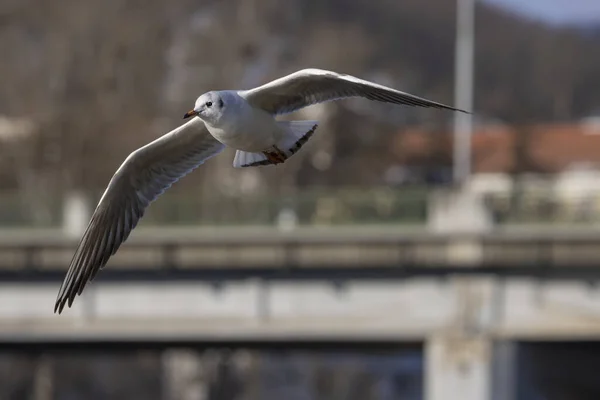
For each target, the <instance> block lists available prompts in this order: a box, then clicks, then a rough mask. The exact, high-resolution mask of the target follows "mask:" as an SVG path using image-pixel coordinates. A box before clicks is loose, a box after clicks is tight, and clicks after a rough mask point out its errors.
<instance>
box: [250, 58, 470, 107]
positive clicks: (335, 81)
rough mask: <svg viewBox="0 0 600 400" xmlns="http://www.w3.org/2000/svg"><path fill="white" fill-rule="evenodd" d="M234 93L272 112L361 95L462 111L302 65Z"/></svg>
mask: <svg viewBox="0 0 600 400" xmlns="http://www.w3.org/2000/svg"><path fill="white" fill-rule="evenodd" d="M238 94H239V95H240V96H242V97H244V98H245V99H246V101H248V103H249V104H250V105H252V106H253V107H256V108H260V109H263V110H265V111H268V112H270V113H272V114H285V113H290V112H293V111H296V110H298V109H300V108H303V107H306V106H309V105H312V104H317V103H323V102H326V101H332V100H339V99H343V98H346V97H364V98H367V99H369V100H376V101H382V102H386V103H395V104H405V105H410V106H418V107H427V108H429V107H432V108H443V109H448V110H454V111H460V112H465V113H466V111H464V110H460V109H457V108H454V107H451V106H447V105H444V104H441V103H436V102H434V101H430V100H427V99H424V98H421V97H417V96H414V95H412V94H409V93H405V92H401V91H399V90H396V89H392V88H389V87H386V86H383V85H379V84H377V83H373V82H369V81H365V80H363V79H359V78H356V77H354V76H351V75H343V74H338V73H336V72H331V71H325V70H322V69H303V70H301V71H298V72H294V73H293V74H290V75H287V76H284V77H283V78H279V79H276V80H274V81H272V82H269V83H267V84H265V85H262V86H259V87H257V88H255V89H251V90H245V91H240V92H238Z"/></svg>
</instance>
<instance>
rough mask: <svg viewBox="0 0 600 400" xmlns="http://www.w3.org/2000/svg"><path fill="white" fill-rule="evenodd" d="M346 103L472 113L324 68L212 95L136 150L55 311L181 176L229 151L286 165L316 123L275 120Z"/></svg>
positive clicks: (83, 244)
mask: <svg viewBox="0 0 600 400" xmlns="http://www.w3.org/2000/svg"><path fill="white" fill-rule="evenodd" d="M347 97H364V98H367V99H369V100H376V101H381V102H386V103H394V104H405V105H409V106H418V107H427V108H439V109H448V110H453V111H461V112H466V111H463V110H459V109H456V108H454V107H450V106H447V105H444V104H440V103H436V102H433V101H430V100H427V99H424V98H421V97H417V96H414V95H412V94H408V93H404V92H401V91H399V90H395V89H392V88H389V87H386V86H382V85H378V84H376V83H373V82H369V81H365V80H362V79H359V78H356V77H354V76H350V75H344V74H338V73H336V72H331V71H325V70H320V69H304V70H301V71H298V72H295V73H293V74H290V75H287V76H284V77H283V78H279V79H276V80H274V81H272V82H269V83H267V84H265V85H262V86H259V87H257V88H255V89H251V90H222V91H211V92H207V93H205V94H203V95H201V96H200V97H198V99H197V100H196V103H195V106H194V108H193V109H192V110H190V111H189V112H187V113H186V114H185V115H184V118H189V117H198V118H193V119H192V120H190V121H188V122H187V123H185V124H183V125H181V126H180V127H178V128H176V129H174V130H172V131H171V132H169V133H167V134H165V135H164V136H162V137H160V138H158V139H156V140H154V141H153V142H151V143H149V144H147V145H145V146H143V147H141V148H139V149H137V150H135V151H134V152H133V153H131V154H130V155H129V156H128V157H127V159H126V160H125V162H123V164H122V165H121V166H120V167H119V169H118V170H117V172H116V173H115V175H114V176H113V177H112V179H111V180H110V182H109V184H108V187H107V188H106V190H105V191H104V194H103V195H102V197H101V198H100V201H99V202H98V205H97V206H96V209H95V210H94V213H93V215H92V218H91V220H90V222H89V224H88V226H87V228H86V230H85V233H84V234H83V237H82V239H81V241H80V242H79V246H78V247H77V250H76V251H75V255H74V256H73V259H72V260H71V264H70V266H69V269H68V271H67V274H66V276H65V279H64V281H63V283H62V285H61V287H60V290H59V292H58V297H57V299H56V304H55V307H54V312H58V313H59V314H60V313H61V312H62V310H63V308H64V307H65V305H67V304H68V306H69V307H71V305H72V304H73V300H74V299H75V296H76V295H80V294H81V293H82V291H83V288H84V287H85V285H86V283H87V282H89V281H91V280H92V279H93V278H94V277H95V276H96V274H97V273H98V271H99V270H100V269H101V268H103V267H104V265H105V264H106V262H107V261H108V259H109V258H110V257H111V256H112V255H113V254H115V252H116V251H117V249H118V248H119V246H121V244H122V243H123V242H125V240H126V239H127V237H128V236H129V234H130V233H131V231H132V230H133V229H134V228H135V226H136V225H137V223H138V221H139V220H140V219H141V218H142V216H143V215H144V211H145V209H146V207H148V206H149V205H150V203H151V202H152V201H154V200H155V199H156V198H157V197H158V196H159V195H161V194H162V193H163V192H164V191H165V190H167V189H168V188H169V187H170V186H171V185H172V184H173V183H175V182H176V181H177V180H179V179H180V178H181V177H183V176H184V175H186V174H188V173H190V172H191V171H192V170H193V169H195V168H196V167H198V166H200V165H201V164H202V163H204V161H206V160H208V159H209V158H211V157H213V156H215V155H217V154H218V153H220V152H221V151H222V150H223V149H224V148H225V147H226V146H229V147H232V148H234V149H236V150H237V151H236V153H235V158H234V160H233V166H234V167H236V168H239V167H253V166H259V165H272V164H281V163H283V162H285V161H286V160H287V159H288V158H290V157H291V156H292V155H293V154H294V153H296V152H297V151H298V150H299V149H300V148H301V147H302V146H303V145H304V143H306V141H307V140H308V139H309V138H310V137H311V136H312V134H313V133H314V131H315V129H316V128H317V121H277V120H276V119H275V116H277V115H281V114H286V113H290V112H293V111H296V110H299V109H301V108H304V107H307V106H309V105H312V104H317V103H323V102H327V101H332V100H339V99H343V98H347Z"/></svg>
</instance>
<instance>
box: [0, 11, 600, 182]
mask: <svg viewBox="0 0 600 400" xmlns="http://www.w3.org/2000/svg"><path fill="white" fill-rule="evenodd" d="M64 2H65V4H64V5H63V6H62V7H60V8H57V7H54V6H52V5H51V4H50V3H47V2H41V1H39V0H22V1H13V2H6V3H4V5H3V6H2V8H0V50H1V51H2V54H3V62H2V64H1V65H0V72H1V73H2V76H4V77H7V79H5V80H4V83H3V85H1V86H0V114H4V115H7V116H9V117H28V118H31V119H32V120H33V121H34V122H35V123H36V124H37V126H38V129H37V133H36V134H35V135H34V136H33V137H31V138H29V139H26V140H25V141H24V142H22V143H20V144H14V145H11V147H6V146H5V150H4V153H3V154H2V157H1V158H0V161H1V162H2V171H3V172H2V173H1V174H0V187H5V188H17V189H19V190H21V191H25V192H26V193H36V192H37V191H39V188H46V190H48V191H51V190H52V191H58V192H62V191H63V190H67V189H69V188H83V189H87V190H90V189H91V190H94V191H95V193H97V192H98V191H100V190H102V188H104V187H105V185H106V183H107V182H108V179H109V178H110V176H111V175H112V174H113V173H114V171H115V170H116V168H117V166H118V165H119V164H120V163H121V162H122V161H123V159H124V158H125V157H126V156H127V154H129V153H130V152H131V151H132V150H133V149H135V148H136V147H137V146H140V145H142V144H144V143H147V142H148V141H149V140H151V139H152V138H155V137H156V136H158V135H160V134H162V133H164V132H165V131H167V130H169V129H172V128H173V127H175V126H177V125H178V124H179V123H180V122H181V120H180V115H181V114H182V110H187V109H188V108H189V105H190V104H191V103H192V102H193V101H194V99H195V98H196V97H197V96H198V94H199V93H202V92H203V91H206V90H210V89H221V88H230V87H244V88H245V87H251V86H254V85H258V84H260V83H263V82H265V81H266V80H268V79H270V78H274V77H277V76H280V75H281V74H284V73H289V72H292V71H294V70H297V69H299V68H303V67H308V66H313V67H321V68H329V69H334V70H338V71H340V72H346V73H351V74H356V75H360V76H362V77H365V78H367V79H374V80H377V81H379V82H382V83H384V84H389V85H393V86H395V87H398V88H401V89H402V90H406V91H410V92H414V93H416V94H419V95H422V96H427V97H429V98H432V99H435V100H438V101H442V102H447V103H451V102H452V99H453V77H454V71H453V68H454V32H455V26H454V21H455V14H454V1H450V0H429V1H427V2H424V1H422V0H403V1H401V2H399V1H395V0H354V1H347V0H329V1H323V0H290V1H288V2H286V6H285V7H282V6H281V2H280V1H276V0H232V1H228V2H221V1H215V0H212V1H208V0H207V1H203V2H196V1H192V0H172V1H169V2H166V1H159V0H151V1H146V2H140V1H139V0H107V1H104V2H78V1H76V0H64ZM64 10H68V12H66V11H64ZM597 43H598V38H597V37H595V36H593V35H590V34H589V32H585V33H582V31H581V30H579V29H575V28H554V27H549V26H544V25H542V24H540V23H538V22H532V21H528V20H526V19H522V18H520V17H517V16H515V15H513V14H510V13H508V12H505V11H502V10H499V9H497V8H494V7H490V6H488V5H484V4H479V6H478V9H477V45H476V94H475V103H476V105H475V111H476V113H478V114H479V115H481V116H483V117H490V118H499V119H502V120H505V121H507V122H515V123H530V122H536V121H542V122H550V121H563V120H572V119H577V118H580V117H584V116H587V115H590V114H593V113H594V112H597V111H598V110H600V91H598V90H597V87H598V82H600V47H599V46H598V45H597ZM327 110H329V115H331V116H332V117H331V118H329V119H326V120H323V121H322V124H321V126H320V128H319V132H318V135H315V139H313V140H311V143H309V144H308V145H307V146H306V148H305V149H304V150H305V151H304V152H301V153H300V154H298V155H297V156H295V157H294V158H295V159H294V160H291V161H290V162H289V163H286V165H285V166H283V167H282V168H278V169H261V170H260V171H248V172H244V173H243V174H241V173H239V171H236V170H233V169H232V168H230V165H231V158H230V157H231V153H226V155H224V156H221V157H218V158H216V159H215V160H211V161H210V162H209V163H207V165H206V166H205V167H203V168H201V169H200V170H199V171H198V172H196V173H194V174H193V176H191V177H189V178H186V179H184V180H183V182H181V183H180V184H178V185H176V187H175V188H174V191H177V190H183V189H184V188H186V187H188V186H194V187H211V188H212V187H216V188H217V189H218V190H220V191H222V192H224V193H225V192H227V193H237V192H236V191H239V190H240V189H239V187H240V186H241V183H240V182H241V181H242V180H248V179H250V178H249V176H250V175H252V176H254V175H255V174H257V179H258V181H259V182H260V184H259V185H258V186H257V187H260V188H263V189H261V190H264V188H267V189H268V190H281V191H286V190H294V189H293V188H294V187H296V185H297V184H301V185H313V184H328V185H336V184H349V183H352V184H356V185H363V184H364V185H372V184H377V183H381V182H382V180H383V174H384V172H385V171H386V170H387V169H388V168H389V167H390V166H391V165H393V164H396V163H399V162H403V163H404V162H406V163H410V162H413V161H411V159H410V158H409V159H403V160H398V159H395V158H394V156H393V154H392V153H391V151H390V150H389V145H390V143H391V141H392V140H393V136H394V135H396V134H397V132H399V131H401V130H402V129H403V127H405V126H407V125H415V124H418V125H420V126H421V127H424V128H425V129H433V130H442V129H441V128H443V127H445V126H447V123H448V122H449V120H450V118H451V117H452V114H451V113H445V112H434V111H431V110H420V109H409V108H399V107H390V106H386V105H375V104H371V103H369V104H367V103H365V102H361V101H351V102H343V103H335V104H331V105H328V106H327ZM301 118H306V117H305V116H303V117H301ZM348 121H354V122H353V123H349V122H348ZM444 130H445V129H444ZM14 146H16V147H17V148H16V149H15V147H14ZM317 153H320V154H317ZM15 155H18V156H15ZM319 157H320V160H321V161H322V160H323V159H327V160H329V161H328V162H326V163H323V162H320V161H319V160H317V158H319ZM323 157H325V158H323ZM448 162H449V160H445V161H443V163H445V164H447V163H448ZM14 171H18V173H14ZM253 179H254V178H253ZM269 188H270V189H269ZM275 188H277V189H275ZM257 190H258V189H257Z"/></svg>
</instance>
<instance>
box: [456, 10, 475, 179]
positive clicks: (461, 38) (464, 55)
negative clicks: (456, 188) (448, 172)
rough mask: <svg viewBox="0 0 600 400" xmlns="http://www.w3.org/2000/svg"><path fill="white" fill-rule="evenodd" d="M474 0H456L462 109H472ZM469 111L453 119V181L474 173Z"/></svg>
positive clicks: (458, 92) (458, 87) (458, 102)
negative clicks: (472, 168)
mask: <svg viewBox="0 0 600 400" xmlns="http://www.w3.org/2000/svg"><path fill="white" fill-rule="evenodd" d="M475 1H476V0H457V4H456V8H457V10H456V53H455V67H454V74H455V76H454V85H455V87H454V105H455V106H456V107H458V108H462V109H463V110H467V111H472V109H473V47H474V46H473V45H474V27H475ZM472 131H473V119H472V116H471V115H470V114H463V113H456V114H455V118H454V170H453V172H454V181H455V182H456V183H464V182H466V181H467V180H468V178H469V175H470V174H471V134H472Z"/></svg>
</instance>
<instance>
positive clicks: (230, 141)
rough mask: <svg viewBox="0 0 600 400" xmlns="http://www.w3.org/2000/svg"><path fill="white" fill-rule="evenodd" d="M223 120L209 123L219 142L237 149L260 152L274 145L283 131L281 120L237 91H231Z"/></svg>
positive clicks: (210, 130)
mask: <svg viewBox="0 0 600 400" xmlns="http://www.w3.org/2000/svg"><path fill="white" fill-rule="evenodd" d="M225 102H226V107H225V109H224V113H223V115H222V117H221V118H220V120H219V122H218V123H217V124H215V125H211V124H208V123H207V124H206V125H207V128H208V131H209V132H210V133H211V134H212V135H213V136H214V138H215V139H217V140H218V141H219V142H221V143H223V144H225V145H226V146H229V147H232V148H234V149H238V150H243V151H250V152H260V151H263V150H266V149H268V148H270V147H271V146H273V145H274V144H275V143H276V142H277V141H278V140H279V138H280V137H281V135H282V131H281V129H280V128H279V125H278V124H277V121H275V119H274V118H273V116H271V115H270V114H268V113H267V112H265V111H263V110H259V109H256V108H253V107H251V106H250V105H249V104H248V103H246V101H245V100H244V99H242V98H241V97H239V96H238V95H237V93H227V97H226V98H225Z"/></svg>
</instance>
